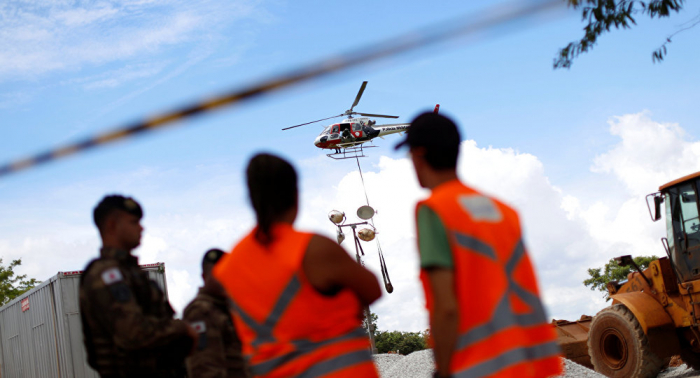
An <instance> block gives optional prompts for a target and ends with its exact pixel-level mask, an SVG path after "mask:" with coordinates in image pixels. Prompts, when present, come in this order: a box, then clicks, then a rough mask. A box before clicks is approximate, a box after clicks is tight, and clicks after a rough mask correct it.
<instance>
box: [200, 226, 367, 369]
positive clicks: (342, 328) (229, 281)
mask: <svg viewBox="0 0 700 378" xmlns="http://www.w3.org/2000/svg"><path fill="white" fill-rule="evenodd" d="M272 235H273V239H272V240H273V241H272V242H271V243H270V244H269V245H267V246H264V245H262V244H260V243H259V242H258V241H257V240H256V239H255V230H253V231H252V232H251V233H250V234H248V235H247V236H246V237H245V238H244V239H243V240H242V241H241V242H239V243H238V245H236V246H235V247H234V248H233V251H232V252H231V253H230V254H228V255H227V256H225V257H223V258H222V259H221V260H220V261H219V263H217V264H216V266H215V267H214V270H213V274H214V276H215V277H216V278H217V279H218V280H219V282H221V284H222V285H223V286H224V288H226V291H227V292H228V294H229V296H230V297H231V299H232V300H233V302H234V303H233V308H234V310H233V314H234V320H235V322H236V330H237V331H238V334H239V337H240V339H241V342H242V343H243V353H244V355H245V356H246V357H247V358H248V363H249V366H250V368H251V371H252V372H253V375H254V376H255V377H265V378H273V377H323V378H351V377H352V378H355V377H370V378H371V377H378V374H377V371H376V368H375V367H374V363H373V360H372V355H371V354H370V345H369V340H368V336H367V333H366V332H365V330H364V329H363V328H362V327H361V321H360V318H359V314H360V313H361V311H362V306H361V304H360V302H359V300H358V299H357V297H356V296H355V294H354V293H352V292H351V291H350V290H348V289H343V290H341V291H340V292H339V293H337V294H336V295H333V296H325V295H322V294H320V293H318V292H317V291H316V289H315V288H314V287H313V286H311V284H310V283H309V282H308V280H307V279H306V277H305V275H304V271H303V268H302V260H303V258H304V254H305V253H306V249H307V247H308V245H309V241H310V240H311V237H312V236H313V235H312V234H309V233H302V232H298V231H296V230H294V229H293V228H292V226H291V225H287V224H275V225H274V226H273V228H272Z"/></svg>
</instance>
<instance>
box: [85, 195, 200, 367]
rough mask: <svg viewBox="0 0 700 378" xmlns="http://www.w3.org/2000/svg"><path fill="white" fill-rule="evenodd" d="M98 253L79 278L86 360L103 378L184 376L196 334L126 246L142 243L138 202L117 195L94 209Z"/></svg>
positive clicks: (105, 199) (130, 246)
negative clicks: (174, 309)
mask: <svg viewBox="0 0 700 378" xmlns="http://www.w3.org/2000/svg"><path fill="white" fill-rule="evenodd" d="M93 215H94V220H95V224H96V225H97V228H98V230H99V232H100V237H101V238H102V249H101V250H100V257H99V258H97V259H95V260H93V261H91V262H90V263H89V264H88V266H87V267H86V268H85V271H84V273H83V275H82V277H81V281H80V315H81V318H82V325H83V340H84V342H85V348H86V350H87V356H88V363H89V364H90V366H91V367H92V368H93V369H95V370H96V371H97V372H98V373H99V374H100V376H101V377H102V378H116V377H159V378H160V377H183V376H184V375H185V371H184V359H185V357H186V356H187V355H188V353H190V351H191V350H192V349H193V345H194V343H195V342H196V340H195V338H196V334H195V333H194V330H192V329H191V328H190V327H189V326H188V325H187V324H186V323H185V322H183V321H181V320H175V319H173V313H174V312H173V309H172V307H170V304H169V303H168V302H167V301H166V300H165V297H164V295H163V292H162V291H161V289H160V288H159V287H158V285H157V284H156V283H155V282H154V281H152V280H149V278H148V273H146V272H144V271H143V270H142V269H141V268H140V267H139V265H138V259H137V258H136V257H134V256H132V255H131V250H132V249H134V248H136V247H137V246H138V245H139V244H140V242H141V232H142V231H143V227H141V223H140V220H141V217H142V216H143V212H142V210H141V206H139V204H138V203H136V201H134V200H133V199H131V198H125V197H123V196H119V195H113V196H107V197H105V198H104V199H103V200H102V201H101V202H100V203H99V204H98V205H97V207H95V210H94V214H93Z"/></svg>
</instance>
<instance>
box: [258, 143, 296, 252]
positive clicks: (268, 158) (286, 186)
mask: <svg viewBox="0 0 700 378" xmlns="http://www.w3.org/2000/svg"><path fill="white" fill-rule="evenodd" d="M246 178H247V181H248V194H249V196H250V203H251V205H252V206H253V209H254V210H255V217H256V218H257V221H258V228H257V232H256V234H255V238H256V239H257V240H258V241H259V242H260V243H262V244H269V243H270V242H272V235H271V229H272V224H273V223H274V222H275V221H276V220H277V219H278V218H279V217H280V216H281V215H282V213H284V212H285V211H287V210H289V209H291V208H292V207H293V206H295V205H296V204H297V194H298V191H297V174H296V171H295V170H294V167H292V165H291V164H289V163H288V162H287V161H286V160H284V159H282V158H280V157H278V156H275V155H271V154H265V153H261V154H257V155H255V156H253V158H252V159H250V162H249V163H248V168H247V169H246Z"/></svg>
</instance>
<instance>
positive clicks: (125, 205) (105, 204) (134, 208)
mask: <svg viewBox="0 0 700 378" xmlns="http://www.w3.org/2000/svg"><path fill="white" fill-rule="evenodd" d="M117 210H122V211H125V212H127V213H129V214H131V215H135V216H137V217H138V218H139V219H141V218H143V209H142V208H141V205H139V203H138V202H136V200H134V199H133V198H131V197H124V196H122V195H119V194H112V195H108V196H105V197H104V198H102V201H100V203H98V204H97V206H95V209H94V210H93V211H92V219H93V221H94V222H95V226H97V229H98V230H100V231H102V227H103V226H104V223H105V220H107V217H109V216H110V215H111V214H112V213H114V212H115V211H117Z"/></svg>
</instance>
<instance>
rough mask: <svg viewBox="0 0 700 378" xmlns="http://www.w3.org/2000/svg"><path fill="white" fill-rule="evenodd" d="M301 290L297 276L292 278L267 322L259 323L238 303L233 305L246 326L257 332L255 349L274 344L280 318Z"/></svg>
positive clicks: (254, 343) (254, 342)
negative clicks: (264, 344)
mask: <svg viewBox="0 0 700 378" xmlns="http://www.w3.org/2000/svg"><path fill="white" fill-rule="evenodd" d="M299 289H301V282H300V281H299V278H298V277H297V276H296V275H295V276H293V277H292V279H291V280H289V283H288V284H287V286H285V288H284V290H282V293H281V294H280V296H279V298H278V299H277V302H275V306H274V307H272V311H270V314H269V315H268V316H267V319H265V322H263V323H262V324H261V323H258V322H257V321H255V319H253V318H252V317H250V315H248V314H247V313H246V312H245V311H243V310H242V309H241V308H240V307H238V306H237V305H236V303H235V302H234V303H233V308H234V310H235V311H236V313H237V314H238V316H239V317H240V318H241V320H243V322H245V324H246V325H247V326H248V327H250V328H251V329H252V330H253V331H255V335H256V337H255V340H253V342H252V343H251V345H252V346H253V348H257V347H258V346H259V345H260V344H263V343H269V342H274V341H275V338H274V336H272V330H273V329H274V328H275V324H277V321H278V320H279V318H280V317H281V316H282V314H283V313H284V310H286V309H287V306H289V304H290V303H292V300H293V299H294V297H295V296H296V295H297V293H298V292H299Z"/></svg>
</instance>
